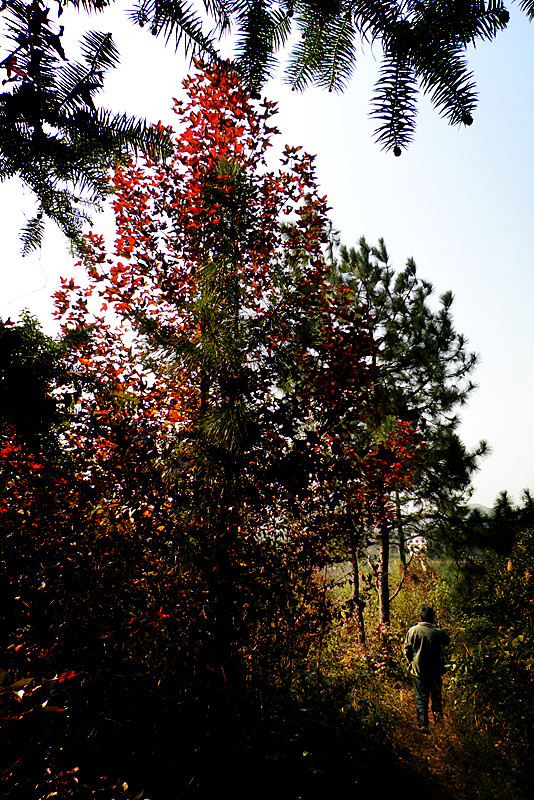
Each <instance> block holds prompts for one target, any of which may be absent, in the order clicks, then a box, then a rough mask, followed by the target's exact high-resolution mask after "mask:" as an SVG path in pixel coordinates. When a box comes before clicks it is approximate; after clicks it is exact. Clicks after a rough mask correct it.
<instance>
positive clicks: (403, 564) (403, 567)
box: [395, 490, 408, 583]
mask: <svg viewBox="0 0 534 800" xmlns="http://www.w3.org/2000/svg"><path fill="white" fill-rule="evenodd" d="M395 506H396V520H397V536H398V538H399V558H400V581H401V583H402V582H403V581H404V579H405V577H406V571H407V569H408V564H407V560H406V540H405V538H404V526H403V519H402V513H401V504H400V496H399V492H398V490H397V491H396V492H395Z"/></svg>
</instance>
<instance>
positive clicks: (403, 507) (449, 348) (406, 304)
mask: <svg viewBox="0 0 534 800" xmlns="http://www.w3.org/2000/svg"><path fill="white" fill-rule="evenodd" d="M333 280H334V281H335V282H341V283H343V284H344V285H346V286H348V287H350V288H351V289H352V291H353V293H354V298H355V302H356V303H358V304H359V305H365V306H366V307H367V308H368V309H369V315H370V318H371V323H370V324H371V328H372V330H373V335H374V338H375V339H376V340H378V341H379V343H380V344H379V348H378V351H377V367H378V381H377V382H376V385H375V389H374V408H375V409H376V416H375V417H374V418H372V419H370V429H369V433H370V435H371V436H373V437H374V438H375V439H377V440H378V441H380V439H382V437H383V436H384V433H385V432H387V431H388V429H390V427H391V425H394V424H396V423H397V421H398V420H402V421H404V422H405V423H410V425H411V426H413V428H414V430H416V431H418V432H419V434H420V435H421V436H422V437H423V439H424V441H425V442H426V447H425V448H424V450H423V451H421V460H420V463H419V464H418V469H417V480H416V481H414V483H413V488H406V489H405V490H404V491H403V487H401V486H398V487H395V488H394V491H393V496H392V500H393V502H394V505H395V514H394V524H392V525H391V526H390V530H393V529H394V530H396V534H397V546H398V549H399V553H400V558H401V566H402V568H403V569H401V580H402V574H403V570H405V568H406V553H407V543H406V542H407V538H408V537H409V536H410V535H411V536H412V537H413V538H415V537H417V536H421V535H426V536H427V537H429V536H432V524H431V523H432V522H433V523H434V529H436V528H437V522H438V520H439V519H440V518H442V517H443V516H444V515H445V514H447V513H450V510H451V508H452V507H456V506H458V504H459V503H461V502H462V501H464V500H465V497H466V493H467V492H468V491H469V486H470V478H471V475H472V473H473V471H474V470H475V469H476V466H477V459H478V458H479V457H480V456H481V455H483V454H484V453H485V451H486V448H487V446H486V443H485V442H481V443H480V445H479V446H478V447H477V448H476V449H475V450H473V451H468V450H466V448H465V446H464V445H463V443H462V442H461V440H460V438H459V436H458V433H457V428H458V424H459V417H458V409H459V408H461V407H462V406H463V405H464V404H465V403H466V402H467V400H468V398H469V395H470V394H471V392H472V391H473V390H474V388H475V384H474V383H473V381H472V379H471V373H472V371H473V370H474V368H475V365H476V362H477V357H476V354H475V353H472V352H470V351H469V350H468V348H467V342H466V339H465V337H464V336H462V335H461V334H459V333H457V332H456V330H455V329H454V326H453V319H452V313H451V307H452V303H453V296H452V294H451V293H450V292H446V293H444V294H443V295H442V296H441V298H440V302H439V307H438V309H437V310H434V309H433V308H432V307H431V305H430V303H429V299H430V298H431V296H432V294H433V287H432V285H431V284H430V283H429V282H428V281H425V280H422V279H420V278H419V276H418V274H417V268H416V265H415V263H414V261H413V260H412V259H409V260H408V262H407V264H406V267H405V268H404V270H402V271H400V272H398V273H395V270H394V269H393V268H392V267H391V266H390V264H389V256H388V253H387V251H386V248H385V245H384V242H383V241H382V240H380V242H379V245H378V247H371V246H369V245H368V244H367V242H366V241H365V239H363V238H362V239H361V240H360V242H359V247H358V249H354V248H353V249H348V248H346V247H343V248H341V253H340V258H339V261H338V262H337V263H336V264H335V265H334V268H333ZM422 521H424V527H422V525H421V522H422ZM380 544H381V547H380V560H379V565H378V582H379V586H380V596H381V620H380V621H381V623H383V624H387V622H388V619H389V599H390V592H389V588H388V586H387V581H388V570H387V568H386V565H387V562H388V559H389V549H390V546H391V541H390V532H389V531H388V530H386V529H385V528H382V529H381V542H380Z"/></svg>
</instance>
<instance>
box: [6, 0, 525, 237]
mask: <svg viewBox="0 0 534 800" xmlns="http://www.w3.org/2000/svg"><path fill="white" fill-rule="evenodd" d="M110 4H111V0H110V2H107V0H85V2H77V1H75V2H73V3H71V5H74V6H76V7H79V8H80V9H84V10H88V11H100V10H102V9H104V8H106V7H107V6H108V5H110ZM65 5H67V3H61V2H58V3H57V4H55V3H54V4H53V3H48V2H46V0H32V2H24V0H8V2H6V3H4V5H3V7H2V12H1V13H2V15H3V21H4V33H3V37H4V42H3V44H4V47H3V50H4V53H5V56H4V57H3V59H2V61H1V62H0V66H1V67H2V69H3V70H4V73H5V79H4V81H3V86H4V90H3V92H2V93H0V154H1V157H0V180H5V179H6V178H8V177H11V176H13V175H18V176H19V177H20V178H21V179H22V180H23V181H24V182H25V183H26V184H27V185H28V186H29V187H30V188H31V189H32V191H33V192H34V193H35V196H36V198H37V200H38V208H37V212H36V215H35V217H34V218H33V219H32V220H30V222H29V223H28V225H27V226H26V228H25V230H24V232H23V245H24V249H25V251H28V250H30V249H32V248H33V247H36V246H38V245H39V242H40V240H41V236H42V228H43V219H44V217H49V218H50V219H52V220H54V221H55V222H56V223H57V224H59V226H60V227H61V228H62V230H63V231H64V232H65V233H66V234H67V236H69V237H70V238H71V239H73V240H74V241H76V240H77V236H78V233H79V230H80V225H81V223H82V222H83V220H84V219H85V217H86V213H87V211H86V207H87V204H89V205H90V204H91V203H95V202H96V203H99V202H100V201H101V200H102V198H103V196H104V194H105V192H106V182H105V176H106V173H107V170H108V169H109V167H110V166H113V164H114V163H116V162H117V161H119V162H120V161H121V160H122V159H123V157H124V155H125V154H126V153H130V154H132V152H134V151H136V150H140V149H142V150H147V149H148V150H151V151H152V152H153V153H154V152H157V151H159V152H163V151H165V148H166V144H167V142H166V140H165V137H164V135H163V132H162V131H161V130H157V129H150V128H149V127H148V126H147V125H146V124H145V123H144V122H142V121H139V120H136V119H133V118H131V117H127V116H126V115H122V114H117V113H112V112H110V111H106V110H104V109H101V108H98V107H97V105H96V102H95V100H96V97H95V96H96V95H97V93H98V91H99V89H100V88H101V87H102V85H103V82H104V80H105V75H106V73H107V71H108V70H109V69H111V68H113V67H114V66H115V65H116V64H117V62H118V58H119V54H118V52H117V50H116V48H115V46H114V44H113V41H112V37H111V35H110V34H109V33H98V32H96V31H88V32H87V33H86V34H85V36H84V39H83V41H82V56H83V58H82V61H81V62H79V63H75V62H72V61H70V60H69V59H68V56H67V54H66V53H65V50H64V46H63V35H64V31H65V28H64V25H63V24H62V22H61V15H62V12H63V8H64V6H65ZM521 6H522V8H523V9H524V10H525V12H526V13H527V15H528V16H529V18H530V17H532V14H533V13H534V5H533V3H532V2H530V0H525V2H523V3H522V4H521ZM129 17H130V19H131V21H132V22H133V23H134V24H136V25H140V26H142V27H146V28H147V29H149V30H150V32H151V33H152V34H153V35H154V36H160V37H162V38H163V39H165V41H167V42H172V43H173V44H175V45H178V44H179V43H180V42H181V41H183V42H184V43H185V46H186V49H189V50H190V51H191V52H192V53H196V54H200V55H203V56H204V57H208V58H209V59H212V60H215V61H217V60H218V59H219V53H218V41H219V38H220V37H221V36H222V35H223V34H225V33H227V32H231V33H232V34H233V35H234V38H235V49H234V56H233V63H234V67H235V68H236V69H238V70H239V72H240V74H241V77H242V80H243V81H244V85H245V86H246V87H247V88H248V90H249V91H250V92H252V94H253V95H257V94H258V93H259V91H260V89H261V87H262V86H263V84H264V83H265V81H266V80H267V78H268V77H269V76H270V75H272V74H273V73H274V70H275V68H276V65H277V60H278V56H279V54H280V53H281V52H282V50H283V49H284V48H285V47H286V46H287V45H288V43H289V42H290V41H291V42H293V48H292V51H291V53H290V56H289V60H288V65H287V69H286V79H287V80H288V81H289V82H290V84H291V85H292V86H293V87H294V88H295V89H298V90H302V89H304V88H305V87H306V86H308V85H310V84H317V85H319V86H322V87H324V88H326V89H328V90H330V91H332V90H334V91H339V90H343V89H344V87H345V86H346V85H347V83H348V81H349V80H350V79H351V77H352V75H353V73H354V70H355V68H356V64H357V60H358V58H359V56H360V54H359V48H360V45H361V46H362V47H363V46H364V45H368V46H370V47H371V46H372V47H373V48H374V53H377V52H380V54H381V55H380V59H381V67H380V75H379V78H378V81H377V84H376V87H375V92H374V94H373V97H372V99H371V109H372V110H371V114H372V116H373V117H374V118H375V119H376V122H377V128H376V137H377V141H378V143H379V144H380V146H382V147H383V148H385V149H387V150H391V151H392V152H393V153H394V154H395V155H400V154H401V152H402V150H403V149H404V148H406V147H407V146H408V145H409V143H410V141H411V140H412V138H413V134H414V130H415V122H416V117H417V99H418V95H419V93H420V92H423V93H424V94H426V95H428V96H429V97H430V98H431V101H432V103H433V104H434V106H435V107H436V108H437V110H438V111H439V113H440V114H442V115H443V116H444V117H445V118H446V119H447V120H448V121H449V122H450V123H451V124H454V125H470V124H471V123H472V121H473V113H474V109H475V106H476V89H475V84H474V79H473V76H472V74H471V73H470V71H469V67H468V63H467V60H466V50H467V48H468V46H469V45H472V44H476V43H478V42H480V41H483V40H491V39H493V38H494V37H495V36H496V34H497V33H498V32H499V31H501V30H502V29H503V28H504V27H506V25H507V23H508V20H509V14H508V12H507V11H506V9H505V7H504V5H503V4H502V2H501V0H489V2H486V3H484V2H465V3H461V4H460V5H459V4H458V3H456V2H452V0H439V1H438V2H436V0H410V1H409V2H402V3H400V2H396V0H379V2H370V3H367V2H353V0H331V1H329V2H316V0H232V1H231V2H227V1H226V0H225V1H224V2H223V0H204V1H203V2H197V3H194V4H190V3H188V2H185V0H179V1H178V2H172V3H171V2H153V0H139V2H137V3H136V4H135V5H134V6H133V8H132V9H131V11H130V12H129Z"/></svg>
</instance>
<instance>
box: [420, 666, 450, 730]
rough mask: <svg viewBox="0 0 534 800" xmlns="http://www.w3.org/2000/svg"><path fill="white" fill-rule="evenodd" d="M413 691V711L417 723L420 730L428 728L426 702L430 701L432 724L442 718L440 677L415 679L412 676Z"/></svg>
mask: <svg viewBox="0 0 534 800" xmlns="http://www.w3.org/2000/svg"><path fill="white" fill-rule="evenodd" d="M413 685H414V689H415V710H416V711H417V723H418V725H419V727H420V728H426V727H427V726H428V701H429V699H431V700H432V715H433V717H434V722H435V721H436V719H439V718H440V717H442V716H443V703H442V702H441V676H440V677H438V678H430V679H429V678H417V677H416V676H415V675H414V676H413Z"/></svg>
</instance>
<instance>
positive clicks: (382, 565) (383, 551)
mask: <svg viewBox="0 0 534 800" xmlns="http://www.w3.org/2000/svg"><path fill="white" fill-rule="evenodd" d="M378 622H379V624H380V628H381V631H382V638H383V639H384V638H385V636H384V635H385V633H386V630H387V628H389V527H388V523H387V521H386V520H385V519H382V521H381V523H380V555H379V561H378Z"/></svg>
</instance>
